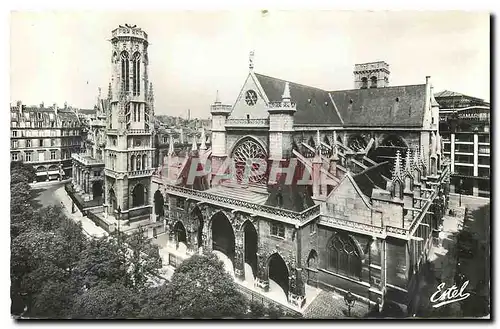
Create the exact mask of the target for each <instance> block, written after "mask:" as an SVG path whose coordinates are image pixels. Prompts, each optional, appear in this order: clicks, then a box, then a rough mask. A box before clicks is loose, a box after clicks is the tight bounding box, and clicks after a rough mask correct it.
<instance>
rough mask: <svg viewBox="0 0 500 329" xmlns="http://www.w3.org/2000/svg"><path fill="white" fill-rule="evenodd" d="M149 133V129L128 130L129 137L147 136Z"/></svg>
mask: <svg viewBox="0 0 500 329" xmlns="http://www.w3.org/2000/svg"><path fill="white" fill-rule="evenodd" d="M150 133H151V131H150V130H149V129H130V130H128V134H129V135H148V134H150Z"/></svg>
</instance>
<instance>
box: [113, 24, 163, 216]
mask: <svg viewBox="0 0 500 329" xmlns="http://www.w3.org/2000/svg"><path fill="white" fill-rule="evenodd" d="M111 45H112V52H111V64H112V76H111V83H110V91H109V95H108V97H109V102H110V106H109V110H108V113H107V115H106V117H107V118H106V139H107V140H106V149H105V170H104V173H105V203H104V204H105V206H106V207H105V208H106V211H107V215H109V216H115V218H117V215H118V208H119V209H120V216H119V217H120V219H128V220H135V219H145V218H149V216H150V213H151V204H152V203H151V202H150V198H151V175H152V171H153V170H152V159H153V151H154V149H153V147H152V146H153V144H152V132H153V125H152V122H151V121H152V118H153V115H154V107H153V103H154V96H153V87H152V84H149V81H148V64H149V61H148V35H147V34H146V33H145V32H144V31H142V30H141V29H140V28H138V27H137V26H136V25H133V26H131V25H128V24H125V25H124V26H121V25H120V26H119V27H118V28H116V29H115V30H113V31H112V38H111Z"/></svg>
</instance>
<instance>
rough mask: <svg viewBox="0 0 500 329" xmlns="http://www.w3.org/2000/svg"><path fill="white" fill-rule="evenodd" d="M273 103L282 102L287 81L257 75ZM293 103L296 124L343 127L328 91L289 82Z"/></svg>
mask: <svg viewBox="0 0 500 329" xmlns="http://www.w3.org/2000/svg"><path fill="white" fill-rule="evenodd" d="M255 76H256V77H257V79H258V80H259V83H260V85H261V86H262V89H264V92H265V93H266V95H267V98H268V99H269V101H271V102H280V101H281V96H282V94H283V90H284V89H285V83H286V81H285V80H281V79H277V78H272V77H269V76H266V75H262V74H258V73H255ZM289 86H290V96H291V100H292V102H295V103H296V104H297V112H295V124H299V125H300V124H314V125H342V121H341V120H340V118H339V116H338V114H337V112H336V110H335V108H334V106H333V104H332V101H331V99H330V96H329V95H328V92H327V91H326V90H322V89H319V88H315V87H310V86H304V85H301V84H298V83H294V82H289Z"/></svg>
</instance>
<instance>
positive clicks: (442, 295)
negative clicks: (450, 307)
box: [430, 280, 470, 308]
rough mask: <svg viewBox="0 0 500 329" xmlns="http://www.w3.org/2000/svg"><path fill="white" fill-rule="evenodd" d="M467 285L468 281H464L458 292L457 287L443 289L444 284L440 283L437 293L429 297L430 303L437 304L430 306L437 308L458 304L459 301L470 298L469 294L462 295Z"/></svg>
mask: <svg viewBox="0 0 500 329" xmlns="http://www.w3.org/2000/svg"><path fill="white" fill-rule="evenodd" d="M468 284H469V280H467V281H465V282H464V283H463V285H462V287H461V288H460V290H459V289H458V288H457V286H455V285H453V286H451V288H448V289H444V286H445V283H444V282H443V283H441V284H440V285H439V286H438V287H437V291H436V292H435V293H433V294H432V296H431V299H430V300H431V302H432V303H438V302H439V303H438V304H435V305H432V307H434V308H438V307H440V306H443V305H446V304H450V303H453V302H458V301H461V300H464V299H466V298H467V297H469V296H470V294H469V293H467V292H466V293H464V290H465V288H467V285H468Z"/></svg>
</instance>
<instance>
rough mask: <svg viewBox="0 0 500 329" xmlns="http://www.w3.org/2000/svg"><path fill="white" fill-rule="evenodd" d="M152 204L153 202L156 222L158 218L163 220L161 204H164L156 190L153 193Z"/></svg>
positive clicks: (161, 196)
mask: <svg viewBox="0 0 500 329" xmlns="http://www.w3.org/2000/svg"><path fill="white" fill-rule="evenodd" d="M154 202H155V214H156V220H159V219H160V218H163V216H164V215H165V212H164V210H163V204H164V203H165V200H164V199H163V195H162V194H161V192H160V191H158V190H157V191H156V192H155V195H154Z"/></svg>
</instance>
